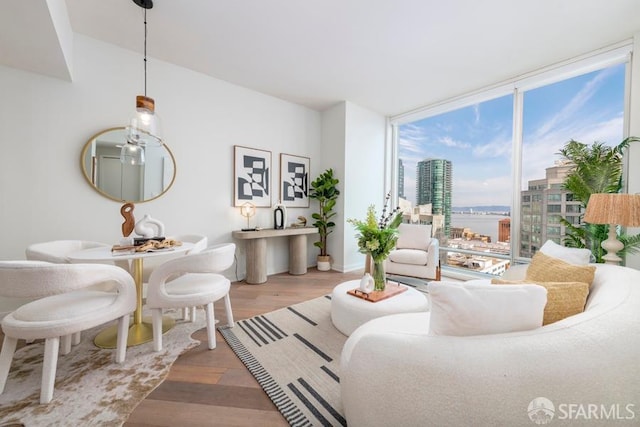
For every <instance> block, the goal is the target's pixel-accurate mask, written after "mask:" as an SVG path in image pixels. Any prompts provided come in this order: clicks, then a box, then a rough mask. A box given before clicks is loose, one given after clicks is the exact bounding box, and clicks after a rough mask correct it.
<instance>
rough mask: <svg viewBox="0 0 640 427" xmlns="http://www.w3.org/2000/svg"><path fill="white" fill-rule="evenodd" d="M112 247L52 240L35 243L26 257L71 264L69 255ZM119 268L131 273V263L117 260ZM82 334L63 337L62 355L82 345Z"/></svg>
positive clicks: (91, 242) (97, 243)
mask: <svg viewBox="0 0 640 427" xmlns="http://www.w3.org/2000/svg"><path fill="white" fill-rule="evenodd" d="M100 247H111V245H108V244H106V243H102V242H95V241H92V240H50V241H48V242H39V243H33V244H31V245H29V246H27V249H25V255H26V257H27V259H28V260H34V261H46V262H51V263H54V264H70V263H71V261H70V260H69V255H70V254H72V253H74V252H79V251H82V250H85V249H92V248H100ZM107 264H115V265H117V266H118V267H121V268H124V269H125V270H127V271H130V270H131V268H130V266H129V263H128V262H127V261H124V260H116V261H114V262H113V263H110V262H109V263H107ZM80 338H81V337H80V333H77V334H74V335H73V337H71V336H66V337H62V341H61V347H62V348H61V351H60V353H61V354H68V353H69V352H70V351H71V345H72V344H73V345H77V344H79V343H80Z"/></svg>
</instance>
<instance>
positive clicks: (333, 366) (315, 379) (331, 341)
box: [219, 295, 347, 426]
mask: <svg viewBox="0 0 640 427" xmlns="http://www.w3.org/2000/svg"><path fill="white" fill-rule="evenodd" d="M219 330H220V332H221V333H222V335H223V336H224V338H225V339H226V341H227V342H228V343H229V345H230V346H231V348H232V349H233V351H234V352H235V353H236V355H237V356H238V357H239V358H240V360H242V362H243V363H244V364H245V365H246V366H247V368H248V369H249V371H250V372H251V373H252V374H253V376H254V377H255V378H256V379H257V380H258V383H260V385H261V386H262V388H263V389H264V391H265V392H266V393H267V395H268V396H269V397H270V398H271V400H272V401H273V403H275V405H276V407H277V408H278V410H279V411H280V412H281V413H282V415H284V417H285V418H286V420H287V421H288V422H289V424H291V425H292V426H341V425H342V426H345V425H346V424H347V422H346V420H345V418H344V412H343V409H342V403H341V401H340V376H339V372H338V370H339V365H340V353H341V352H342V347H343V345H344V342H345V341H346V339H347V337H346V336H344V335H342V334H341V333H340V332H338V330H337V329H336V328H335V327H334V326H333V324H332V323H331V297H330V296H329V295H327V296H324V297H320V298H316V299H313V300H310V301H306V302H303V303H300V304H296V305H292V306H290V307H286V308H283V309H280V310H276V311H273V312H270V313H267V314H263V315H260V316H255V317H252V318H250V319H246V320H241V321H238V322H236V326H235V327H234V328H226V327H220V328H219Z"/></svg>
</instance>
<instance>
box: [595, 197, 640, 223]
mask: <svg viewBox="0 0 640 427" xmlns="http://www.w3.org/2000/svg"><path fill="white" fill-rule="evenodd" d="M584 221H585V222H588V223H590V224H616V225H622V226H624V227H640V195H639V194H620V193H595V194H592V195H591V197H589V202H588V203H587V211H586V212H585V214H584Z"/></svg>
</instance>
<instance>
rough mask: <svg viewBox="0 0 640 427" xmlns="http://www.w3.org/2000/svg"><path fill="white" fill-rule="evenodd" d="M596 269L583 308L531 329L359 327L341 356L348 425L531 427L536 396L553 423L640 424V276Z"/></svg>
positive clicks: (419, 318)
mask: <svg viewBox="0 0 640 427" xmlns="http://www.w3.org/2000/svg"><path fill="white" fill-rule="evenodd" d="M596 266H597V269H596V273H595V278H594V281H593V283H592V285H591V289H590V293H589V297H588V300H587V305H586V309H585V311H584V312H583V313H580V314H577V315H574V316H571V317H568V318H566V319H563V320H561V321H558V322H555V323H552V324H549V325H546V326H543V327H540V328H537V329H534V330H530V331H525V332H511V333H505V334H497V335H481V336H466V337H454V336H433V335H429V334H428V331H429V316H430V314H429V313H414V314H397V315H392V316H387V317H382V318H378V319H375V320H372V321H370V322H368V323H366V324H364V325H363V326H361V327H360V328H358V329H357V330H356V331H355V332H354V333H353V334H352V335H351V336H350V337H349V339H348V340H347V342H346V343H345V346H344V349H343V352H342V359H341V371H340V382H341V392H342V401H343V405H344V410H345V414H346V418H347V422H348V424H349V427H360V426H367V427H373V426H399V427H400V426H402V427H409V426H444V425H448V426H470V425H476V426H489V425H491V426H529V427H530V426H532V425H536V424H534V423H533V422H532V420H531V419H530V418H529V414H528V411H529V409H531V408H530V405H532V401H534V399H537V400H536V401H535V403H533V405H539V404H540V402H544V401H543V400H542V399H539V398H545V399H547V401H550V402H551V403H552V404H553V409H554V411H553V412H552V416H553V417H554V419H553V420H552V423H550V425H553V426H561V425H587V423H588V422H589V420H593V421H594V422H595V424H597V425H603V424H604V425H609V424H616V425H632V424H634V423H638V422H640V271H637V270H633V269H630V268H625V267H618V266H612V265H603V264H597V265H596ZM512 270H513V271H516V270H517V267H514V268H512ZM521 273H523V271H521ZM512 276H513V274H512ZM522 276H524V274H522ZM511 278H513V277H511ZM571 405H572V406H571ZM589 405H590V406H589ZM546 409H551V408H546ZM547 413H548V412H547ZM594 416H595V417H600V418H601V420H600V421H595V420H594V418H593V417H594ZM603 420H604V421H603ZM625 422H626V424H625ZM619 423H622V424H619ZM595 424H594V425H595ZM589 425H590V424H589Z"/></svg>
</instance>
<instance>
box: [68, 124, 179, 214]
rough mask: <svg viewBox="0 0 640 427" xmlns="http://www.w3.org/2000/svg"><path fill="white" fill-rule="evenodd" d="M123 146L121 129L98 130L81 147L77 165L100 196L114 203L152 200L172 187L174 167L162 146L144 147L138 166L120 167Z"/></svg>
mask: <svg viewBox="0 0 640 427" xmlns="http://www.w3.org/2000/svg"><path fill="white" fill-rule="evenodd" d="M126 143H127V140H126V130H125V128H124V127H118V128H112V129H107V130H104V131H101V132H99V133H97V134H96V135H94V136H93V137H91V139H89V141H87V143H86V144H85V145H84V148H83V150H82V154H81V157H80V162H81V164H82V171H83V173H84V177H85V178H86V180H87V182H88V183H89V184H90V185H91V186H92V187H93V188H94V189H96V191H98V192H99V193H100V194H102V195H104V196H105V197H108V198H110V199H112V200H116V201H118V202H132V203H140V202H147V201H149V200H153V199H156V198H158V197H160V196H161V195H162V194H164V193H165V192H166V191H167V190H168V189H169V187H171V185H172V184H173V181H174V179H175V175H176V165H175V159H174V157H173V153H171V150H169V147H167V146H166V145H165V144H162V145H160V146H147V147H145V148H144V150H145V153H144V157H145V161H144V164H142V165H131V164H123V163H122V162H121V161H120V152H121V151H122V147H123V145H125V144H126Z"/></svg>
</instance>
